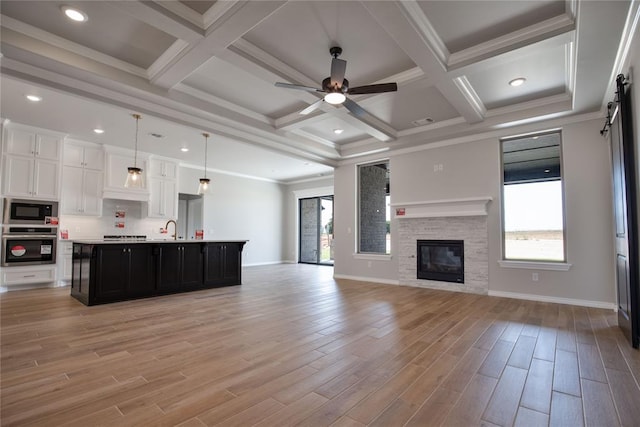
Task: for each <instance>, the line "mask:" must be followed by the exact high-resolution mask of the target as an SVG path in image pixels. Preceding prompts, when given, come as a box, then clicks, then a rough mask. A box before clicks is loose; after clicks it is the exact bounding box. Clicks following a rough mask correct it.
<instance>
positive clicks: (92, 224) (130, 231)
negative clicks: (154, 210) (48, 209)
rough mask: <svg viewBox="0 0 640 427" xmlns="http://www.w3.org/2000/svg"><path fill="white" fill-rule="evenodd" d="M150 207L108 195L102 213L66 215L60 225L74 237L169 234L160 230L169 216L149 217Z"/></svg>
mask: <svg viewBox="0 0 640 427" xmlns="http://www.w3.org/2000/svg"><path fill="white" fill-rule="evenodd" d="M146 210H147V204H146V203H145V202H137V201H130V200H114V199H104V201H103V205H102V216H101V217H90V216H80V215H62V216H61V217H60V229H61V230H68V231H69V239H71V240H73V239H101V238H102V236H104V235H127V236H128V235H145V236H147V238H163V237H166V236H167V235H166V234H161V233H160V229H161V228H162V227H164V226H165V224H166V223H167V220H166V219H159V218H148V217H147V215H146ZM116 212H123V213H124V217H121V216H119V217H116ZM174 219H175V218H174ZM116 223H122V224H123V225H124V228H118V227H116ZM171 232H173V230H171Z"/></svg>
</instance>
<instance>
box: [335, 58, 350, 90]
mask: <svg viewBox="0 0 640 427" xmlns="http://www.w3.org/2000/svg"><path fill="white" fill-rule="evenodd" d="M346 70H347V61H345V60H342V59H338V58H333V59H332V60H331V86H333V87H335V86H336V85H337V86H338V87H342V82H343V81H344V73H345V71H346Z"/></svg>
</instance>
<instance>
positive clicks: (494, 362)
mask: <svg viewBox="0 0 640 427" xmlns="http://www.w3.org/2000/svg"><path fill="white" fill-rule="evenodd" d="M513 347H514V343H513V342H510V341H502V340H498V341H497V342H496V344H495V345H494V346H493V348H492V349H491V351H490V352H489V354H488V355H487V358H486V359H485V360H484V362H483V363H482V366H480V369H479V370H478V373H479V374H481V375H484V376H487V377H493V378H500V375H501V374H502V370H503V369H504V367H505V365H506V364H507V360H509V356H510V355H511V351H512V350H513Z"/></svg>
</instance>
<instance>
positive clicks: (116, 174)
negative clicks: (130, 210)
mask: <svg viewBox="0 0 640 427" xmlns="http://www.w3.org/2000/svg"><path fill="white" fill-rule="evenodd" d="M130 166H133V156H125V155H122V154H114V153H109V154H108V156H107V177H106V180H107V183H106V185H105V188H107V187H108V188H114V189H118V190H124V183H125V181H126V180H127V168H129V167H130ZM146 166H147V165H146V162H144V161H142V160H141V159H138V164H137V167H139V168H140V169H142V171H143V172H142V176H143V179H145V178H146V177H145V175H146V174H147V171H146V170H145V168H146ZM145 181H146V180H145ZM143 188H146V185H145V186H144V187H143ZM127 191H132V189H127Z"/></svg>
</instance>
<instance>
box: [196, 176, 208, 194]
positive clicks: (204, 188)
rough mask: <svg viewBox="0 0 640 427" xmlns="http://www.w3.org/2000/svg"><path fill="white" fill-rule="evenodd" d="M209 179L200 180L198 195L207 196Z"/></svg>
mask: <svg viewBox="0 0 640 427" xmlns="http://www.w3.org/2000/svg"><path fill="white" fill-rule="evenodd" d="M210 181H211V180H210V179H209V178H200V185H198V194H207V193H208V192H209V182H210Z"/></svg>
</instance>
